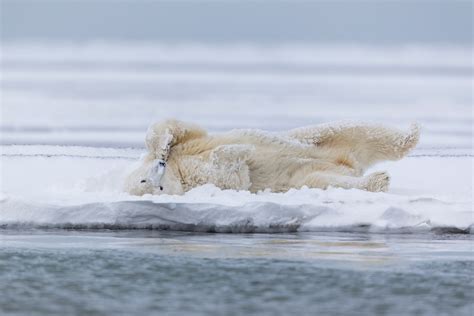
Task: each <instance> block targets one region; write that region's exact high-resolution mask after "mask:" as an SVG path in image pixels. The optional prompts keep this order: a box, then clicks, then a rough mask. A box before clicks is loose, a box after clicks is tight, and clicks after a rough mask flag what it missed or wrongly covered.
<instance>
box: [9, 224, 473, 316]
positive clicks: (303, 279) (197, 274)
mask: <svg viewBox="0 0 474 316" xmlns="http://www.w3.org/2000/svg"><path fill="white" fill-rule="evenodd" d="M0 241H1V243H0V271H1V273H0V283H1V284H3V285H4V286H3V291H2V295H1V296H0V311H1V312H2V314H4V315H5V314H8V315H10V314H11V315H33V314H34V315H64V314H68V315H86V314H87V315H130V314H135V315H164V314H166V315H182V314H183V313H186V314H193V315H223V314H225V315H242V314H258V315H288V314H293V313H294V314H301V313H303V314H316V313H320V314H328V313H330V314H332V315H342V314H345V315H349V314H350V315H368V314H376V315H401V314H403V315H472V310H473V307H474V304H473V302H474V281H473V268H474V262H473V259H474V258H473V252H472V237H471V235H429V236H426V235H376V234H375V235H374V234H372V235H368V234H354V233H351V234H341V233H338V234H314V233H311V234H308V233H297V234H249V235H227V234H196V233H177V232H157V231H141V230H138V231H58V230H46V231H41V230H30V231H5V230H4V231H1V235H0Z"/></svg>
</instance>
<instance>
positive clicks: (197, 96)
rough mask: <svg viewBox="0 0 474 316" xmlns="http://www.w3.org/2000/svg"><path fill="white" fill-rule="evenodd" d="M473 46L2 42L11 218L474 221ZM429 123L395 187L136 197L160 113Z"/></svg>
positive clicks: (383, 223) (469, 228) (331, 225)
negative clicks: (134, 174) (135, 171)
mask: <svg viewBox="0 0 474 316" xmlns="http://www.w3.org/2000/svg"><path fill="white" fill-rule="evenodd" d="M471 52H472V50H471V48H465V47H399V48H390V47H389V48H376V47H350V46H349V47H339V46H323V47H320V46H301V47H296V46H293V47H287V46H281V47H263V46H262V47H257V46H246V45H241V46H238V47H236V46H225V45H221V46H219V45H215V46H212V45H211V46H202V45H201V46H196V45H191V44H186V45H184V44H183V45H156V44H142V45H134V46H130V45H127V44H126V43H116V44H113V45H112V44H104V43H96V44H90V45H85V46H84V45H83V46H75V45H72V44H64V45H57V44H54V45H53V44H50V45H47V44H42V45H32V44H24V43H23V44H21V43H16V44H15V43H13V44H6V45H4V46H3V47H2V54H3V55H2V76H1V89H2V111H1V139H0V141H1V144H2V146H1V170H0V172H1V188H0V205H1V210H0V227H7V228H8V227H76V228H94V227H95V228H100V227H107V228H156V229H176V230H190V231H219V232H278V231H369V232H430V231H452V232H460V233H461V232H471V233H472V232H473V230H474V228H473V223H474V220H473V199H472V195H473V183H472V179H473V159H474V158H473V157H474V156H473V152H472V145H473V138H472V127H473V116H472V92H471V89H472V77H471V76H472V64H471ZM169 117H176V118H178V119H182V120H189V121H193V122H196V123H199V124H201V125H203V126H204V127H206V128H207V129H209V130H211V131H215V132H218V131H223V130H229V129H232V128H261V129H267V130H271V131H279V130H284V129H289V128H295V127H298V126H302V125H307V124H317V123H322V122H328V121H333V120H339V119H359V120H370V121H377V122H380V123H382V124H388V125H392V126H398V127H405V128H406V127H408V126H409V124H410V123H411V122H413V121H417V122H419V123H421V125H422V136H421V141H420V144H419V146H418V148H417V149H416V150H415V151H414V152H412V153H411V154H410V156H409V157H408V158H406V159H404V160H402V161H399V162H391V163H384V164H381V165H378V166H376V167H375V169H376V170H387V171H388V172H389V173H390V174H391V176H392V185H391V189H390V191H389V192H387V193H370V192H364V191H360V190H343V189H336V188H330V189H329V190H326V191H324V190H317V189H309V188H303V189H301V190H290V191H289V192H287V193H280V194H276V193H272V192H260V193H258V194H250V193H249V192H236V191H222V190H219V189H218V188H215V187H213V186H212V185H206V186H203V187H199V188H196V189H194V190H192V191H190V192H188V193H186V194H185V195H183V196H166V195H163V196H143V197H135V196H129V195H127V194H126V193H124V192H123V191H122V184H123V179H124V176H125V175H126V174H127V172H128V171H129V170H131V169H132V168H133V166H134V164H135V163H136V161H137V160H138V159H139V157H140V155H141V154H142V153H143V152H144V148H143V140H144V136H145V132H146V128H147V126H148V125H149V124H150V123H152V122H154V121H158V120H161V119H164V118H169Z"/></svg>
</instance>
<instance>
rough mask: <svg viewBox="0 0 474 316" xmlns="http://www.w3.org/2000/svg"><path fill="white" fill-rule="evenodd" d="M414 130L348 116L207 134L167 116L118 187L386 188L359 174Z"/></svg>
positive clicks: (381, 179)
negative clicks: (286, 126)
mask: <svg viewBox="0 0 474 316" xmlns="http://www.w3.org/2000/svg"><path fill="white" fill-rule="evenodd" d="M419 135H420V131H419V127H418V125H416V124H413V125H412V126H411V128H410V130H409V131H407V132H403V131H400V130H397V129H394V128H387V127H384V126H381V125H376V124H372V123H358V122H348V121H343V122H334V123H329V124H321V125H314V126H307V127H301V128H297V129H293V130H289V131H286V132H282V133H270V132H265V131H261V130H253V129H242V130H232V131H230V132H226V133H221V134H208V133H207V132H206V131H205V130H204V129H202V128H201V127H199V126H197V125H194V124H191V123H186V122H181V121H177V120H167V121H164V122H161V123H156V124H153V125H152V126H150V128H149V129H148V132H147V135H146V139H145V143H146V148H147V150H148V152H147V154H146V155H145V156H144V158H142V160H141V162H140V166H139V167H138V168H137V169H136V170H135V171H133V172H131V174H130V175H129V176H128V177H127V179H126V183H125V190H126V191H127V192H129V193H130V194H133V195H143V194H183V193H184V192H186V191H189V190H190V189H192V188H194V187H196V186H200V185H203V184H206V183H212V184H214V185H216V186H217V187H219V188H222V189H234V190H249V191H251V192H258V191H260V190H265V189H270V190H271V191H273V192H285V191H288V190H289V189H291V188H301V187H302V186H308V187H310V188H321V189H326V188H327V187H329V186H333V187H340V188H346V189H351V188H357V189H362V190H367V191H372V192H378V191H387V189H388V186H389V181H390V177H389V175H388V174H387V173H386V172H374V173H371V174H369V175H366V176H364V172H365V171H366V170H367V168H369V167H371V166H372V165H374V164H375V163H377V162H380V161H384V160H399V159H401V158H402V157H404V156H405V155H407V153H408V152H409V151H410V150H411V149H413V148H414V147H415V146H416V144H417V143H418V139H419Z"/></svg>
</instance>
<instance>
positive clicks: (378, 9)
mask: <svg viewBox="0 0 474 316" xmlns="http://www.w3.org/2000/svg"><path fill="white" fill-rule="evenodd" d="M0 3H1V26H2V28H1V35H2V40H26V39H37V40H38V39H48V40H62V41H65V40H66V41H75V40H81V41H82V40H147V41H148V40H157V41H198V42H199V41H212V42H215V41H218V42H219V41H220V42H222V41H238V42H292V41H297V42H299V41H310V42H348V41H349V42H354V43H361V42H362V43H387V44H400V43H402V44H403V43H454V44H464V45H466V44H467V45H468V44H471V43H472V37H473V33H472V32H473V31H472V18H473V17H472V15H473V13H472V1H456V0H447V1H427V0H423V1H420V0H413V1H408V0H399V1H395V0H394V1H384V0H377V1H357V0H350V1H220V2H217V1H151V0H148V1H145V0H140V1H136V0H135V1H134V0H130V1H113V0H96V1H89V0H88V1H73V0H71V1H64V0H63V1H58V0H56V1H51V0H47V1H42V0H0Z"/></svg>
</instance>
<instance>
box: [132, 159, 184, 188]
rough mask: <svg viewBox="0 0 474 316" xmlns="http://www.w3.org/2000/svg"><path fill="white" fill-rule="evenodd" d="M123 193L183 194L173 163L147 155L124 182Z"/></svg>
mask: <svg viewBox="0 0 474 316" xmlns="http://www.w3.org/2000/svg"><path fill="white" fill-rule="evenodd" d="M125 191H126V192H128V193H129V194H132V195H140V196H141V195H144V194H154V195H159V194H183V193H184V189H183V186H182V184H181V181H180V180H179V178H178V176H177V172H176V166H175V164H174V163H166V162H164V161H163V160H160V159H155V157H154V156H153V155H150V154H148V155H147V156H145V157H144V158H143V159H142V160H141V161H140V166H139V167H138V168H136V169H135V170H134V171H132V172H131V173H130V175H129V176H128V177H127V178H126V180H125Z"/></svg>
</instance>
